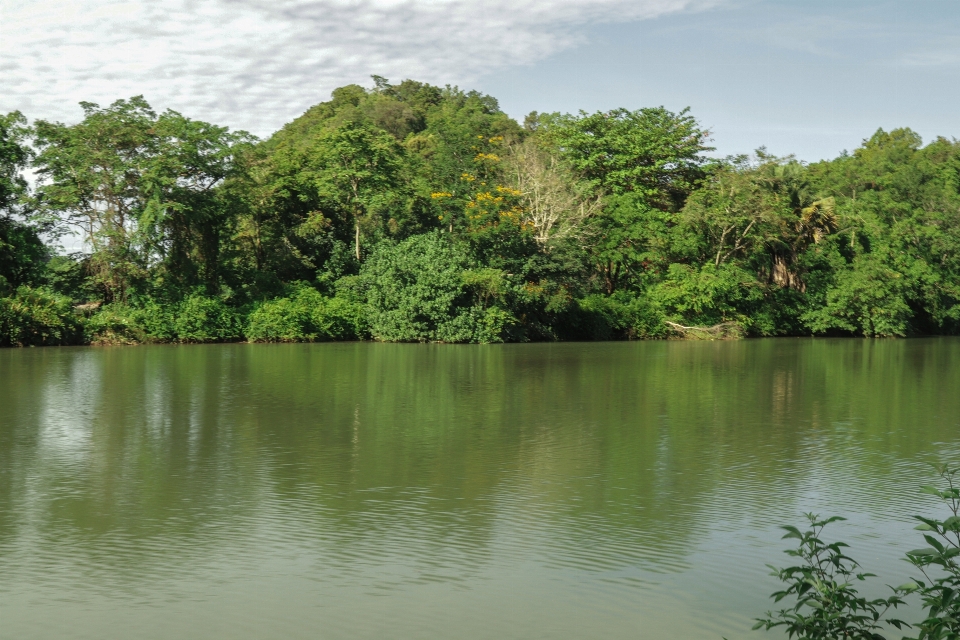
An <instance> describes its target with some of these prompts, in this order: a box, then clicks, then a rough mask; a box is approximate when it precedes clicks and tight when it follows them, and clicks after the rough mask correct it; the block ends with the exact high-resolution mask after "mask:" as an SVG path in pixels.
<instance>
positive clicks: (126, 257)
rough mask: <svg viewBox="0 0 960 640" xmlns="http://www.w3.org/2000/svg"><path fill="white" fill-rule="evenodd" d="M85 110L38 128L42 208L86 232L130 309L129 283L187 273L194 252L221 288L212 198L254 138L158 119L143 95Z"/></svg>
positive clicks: (100, 268) (112, 291) (108, 285)
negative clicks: (68, 120)
mask: <svg viewBox="0 0 960 640" xmlns="http://www.w3.org/2000/svg"><path fill="white" fill-rule="evenodd" d="M80 106H81V107H82V108H83V112H84V118H83V120H82V121H81V122H79V123H78V124H75V125H71V126H68V125H64V124H60V123H55V122H47V121H38V122H37V123H36V125H35V129H36V143H37V146H38V147H39V149H40V152H39V154H38V156H37V162H36V167H37V174H38V176H39V178H40V186H39V187H38V190H37V204H38V206H39V207H40V209H41V210H43V211H46V212H47V213H48V214H49V215H50V216H51V217H53V218H55V219H57V220H59V221H60V223H61V224H64V225H74V226H77V227H79V228H80V229H81V230H82V232H83V235H84V240H85V241H86V242H87V243H88V246H89V247H90V250H91V261H90V264H91V265H92V267H93V268H94V276H95V279H96V281H97V283H98V284H99V285H100V286H101V287H102V289H103V292H104V295H105V298H106V299H107V300H120V301H124V300H126V299H127V296H128V294H129V289H130V286H131V283H133V282H135V281H137V280H139V279H143V278H144V277H146V275H147V273H148V269H150V268H151V267H154V266H156V265H158V264H162V265H164V266H167V267H170V268H171V269H172V270H173V272H174V273H179V272H181V271H182V269H184V268H185V267H187V266H188V265H189V264H190V260H188V259H187V255H188V254H189V253H190V250H189V249H187V248H186V247H187V245H195V246H196V247H197V249H196V251H195V252H194V253H195V255H193V256H190V257H191V258H195V259H197V260H198V261H199V262H201V264H203V266H204V270H205V272H206V276H207V280H208V283H210V284H215V281H216V277H217V275H216V274H217V267H216V264H217V255H216V254H217V250H218V247H217V241H216V232H215V231H214V230H212V227H214V226H215V218H216V217H217V215H218V214H217V213H216V212H215V211H214V209H215V206H214V204H213V191H212V190H213V188H214V187H215V186H216V185H217V184H219V183H220V182H221V181H222V180H223V179H224V177H225V176H226V175H227V173H228V172H229V171H230V169H231V167H232V160H233V151H232V149H233V146H234V145H236V144H238V143H240V142H244V141H246V140H247V139H248V136H246V135H245V134H242V133H239V134H230V133H229V132H228V131H227V129H225V128H223V127H216V126H213V125H208V124H206V123H202V122H197V121H192V120H189V119H187V118H184V117H183V116H181V115H180V114H178V113H176V112H173V111H167V112H165V113H164V114H162V115H160V116H159V117H158V116H157V114H156V113H155V112H154V111H153V109H151V108H150V105H149V104H148V103H147V102H146V100H144V99H143V97H142V96H137V97H134V98H131V99H129V100H118V101H116V102H114V103H113V104H111V105H110V106H109V107H100V106H99V105H96V104H93V103H89V102H83V103H81V105H80Z"/></svg>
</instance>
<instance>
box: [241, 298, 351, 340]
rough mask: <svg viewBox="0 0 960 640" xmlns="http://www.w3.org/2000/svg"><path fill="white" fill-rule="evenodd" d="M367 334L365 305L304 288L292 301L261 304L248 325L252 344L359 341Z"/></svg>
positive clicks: (279, 299) (282, 299)
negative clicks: (325, 295)
mask: <svg viewBox="0 0 960 640" xmlns="http://www.w3.org/2000/svg"><path fill="white" fill-rule="evenodd" d="M365 334H366V328H365V319H364V308H363V305H361V304H359V303H357V302H355V301H352V300H349V299H347V298H345V297H340V296H337V297H333V298H327V297H324V296H323V295H322V294H320V292H318V291H317V290H316V289H313V288H310V287H307V286H302V287H300V288H299V289H297V290H296V292H295V293H294V294H293V295H291V296H290V297H286V298H276V299H274V300H268V301H267V302H263V303H261V304H260V305H259V306H258V307H257V308H256V309H254V311H253V313H251V314H250V317H249V319H248V321H247V328H246V336H247V339H248V340H250V341H251V342H314V341H323V340H356V339H358V338H361V337H363V336H364V335H365Z"/></svg>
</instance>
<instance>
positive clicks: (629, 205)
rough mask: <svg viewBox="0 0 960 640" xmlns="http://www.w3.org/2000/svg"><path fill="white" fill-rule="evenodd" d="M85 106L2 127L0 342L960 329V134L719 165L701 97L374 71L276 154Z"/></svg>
mask: <svg viewBox="0 0 960 640" xmlns="http://www.w3.org/2000/svg"><path fill="white" fill-rule="evenodd" d="M80 106H81V108H82V110H83V119H82V120H81V121H80V122H78V123H77V124H73V125H65V124H62V123H59V122H50V121H45V120H37V121H34V122H33V123H29V122H28V121H27V120H26V119H25V118H24V116H23V115H21V114H20V113H16V112H15V113H11V114H8V115H6V116H0V344H2V345H35V344H36V345H40V344H82V343H139V342H209V341H228V340H244V339H245V340H251V341H313V340H344V339H371V338H372V339H376V340H384V341H440V342H485V343H486V342H505V341H532V340H606V339H626V338H666V337H700V338H713V337H732V336H775V335H857V336H907V335H915V334H955V333H957V332H958V330H960V251H958V249H960V143H958V142H957V141H955V140H948V139H946V138H938V139H936V140H934V141H932V142H930V143H929V144H926V145H923V144H922V141H921V139H920V137H919V136H918V135H917V134H916V133H914V132H913V131H911V130H909V129H896V130H894V131H890V132H886V131H883V130H878V131H877V132H876V133H875V134H874V135H873V136H872V137H870V138H869V139H867V140H865V141H864V142H863V144H862V146H861V147H860V148H858V149H856V150H855V151H853V153H846V152H844V153H843V154H841V155H840V156H839V157H837V158H835V159H833V160H829V161H823V162H817V163H812V164H805V163H802V162H798V161H796V160H795V159H793V158H791V157H787V158H780V157H775V156H772V155H770V154H768V153H766V152H765V151H764V150H763V149H760V150H758V151H757V152H756V153H755V154H754V155H752V156H735V157H727V158H724V159H718V158H715V157H712V156H711V155H710V152H711V151H713V149H712V148H710V147H709V141H710V138H709V135H710V134H709V132H708V131H706V130H705V129H704V128H703V127H702V126H701V125H700V123H698V121H697V120H696V119H695V118H694V117H693V116H692V115H691V114H690V113H689V112H688V111H686V110H684V111H681V112H679V113H675V112H671V111H669V110H667V109H664V108H662V107H658V108H644V109H639V110H636V111H630V110H627V109H616V110H613V111H608V112H599V113H592V114H591V113H586V112H580V113H578V114H559V113H545V114H540V113H536V112H534V113H531V114H530V115H528V116H527V117H526V118H525V120H524V122H523V123H522V124H521V123H519V122H517V121H515V120H513V119H512V118H510V117H509V116H508V115H507V114H505V113H504V112H503V111H502V110H501V109H500V108H499V105H498V103H497V101H496V100H495V99H494V98H492V97H490V96H487V95H483V94H481V93H478V92H475V91H463V90H460V89H458V88H456V87H449V86H448V87H443V88H441V87H436V86H431V85H429V84H425V83H421V82H415V81H412V80H405V81H403V82H401V83H399V84H391V83H390V82H389V81H387V80H386V79H384V78H380V77H376V76H375V77H374V86H373V87H372V88H364V87H361V86H358V85H349V86H345V87H341V88H339V89H336V90H335V91H334V92H333V94H332V98H331V100H329V101H327V102H323V103H321V104H318V105H316V106H314V107H312V108H310V109H308V110H307V111H306V113H304V114H303V115H302V116H300V117H299V118H297V119H296V120H294V121H292V122H290V123H289V124H287V125H285V126H284V127H283V128H282V129H280V130H279V131H277V132H276V133H275V134H274V135H272V136H271V137H269V138H268V139H265V140H258V139H256V138H255V137H253V136H251V135H249V134H247V133H244V132H232V131H230V130H229V129H227V128H225V127H220V126H217V125H213V124H209V123H205V122H201V121H198V120H192V119H190V118H188V117H185V116H183V115H181V114H179V113H177V112H175V111H170V110H168V111H165V112H163V113H157V112H155V111H154V110H153V109H152V108H151V107H150V105H149V104H148V103H147V102H146V101H145V100H144V99H143V98H142V97H134V98H130V99H127V100H118V101H117V102H114V103H113V104H111V105H109V106H106V107H102V106H100V105H97V104H92V103H81V105H80ZM28 174H29V175H32V176H33V177H34V179H33V180H31V181H28V180H27V179H26V178H25V175H28ZM71 239H72V240H71ZM78 239H79V240H80V241H82V247H83V250H82V251H80V252H76V253H67V252H65V251H63V250H62V249H61V248H60V247H62V246H63V245H64V244H69V243H70V242H73V243H74V244H76V242H77V240H78Z"/></svg>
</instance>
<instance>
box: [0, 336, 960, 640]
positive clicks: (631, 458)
mask: <svg viewBox="0 0 960 640" xmlns="http://www.w3.org/2000/svg"><path fill="white" fill-rule="evenodd" d="M958 363H960V340H955V339H929V340H901V341H856V340H849V341H841V340H837V341H833V340H758V341H743V342H730V343H687V342H656V343H629V344H626V343H610V344H541V345H508V346H463V347H459V346H435V345H380V344H326V345H289V346H287V345H284V346H252V345H219V346H209V347H143V348H122V349H66V348H63V349H34V350H5V351H0V576H2V578H0V620H2V623H0V637H3V638H7V637H9V638H58V637H67V636H69V637H73V638H98V639H103V638H210V637H230V638H308V637H309V638H316V637H320V638H324V639H336V638H383V637H391V638H433V637H436V638H441V637H456V638H468V639H472V638H587V637H604V638H638V637H639V638H674V637H684V638H718V637H720V636H721V635H725V636H727V637H728V638H731V640H732V639H734V638H746V637H751V634H750V632H749V628H750V626H751V622H750V620H751V618H752V617H754V616H755V615H759V614H761V613H762V612H763V611H764V610H766V609H767V608H769V606H770V603H769V602H768V600H767V597H766V596H767V594H768V593H769V592H770V591H772V590H773V588H774V586H775V584H774V583H772V582H771V580H772V578H770V577H769V576H767V573H768V571H767V569H766V568H765V563H767V562H775V563H781V562H782V560H781V553H780V549H781V542H780V541H779V537H780V536H779V533H778V531H777V525H779V524H782V523H792V522H798V516H799V514H800V513H802V512H804V511H808V510H817V511H821V512H828V513H836V512H842V513H844V514H847V515H849V516H850V517H851V521H850V523H848V524H846V525H843V526H842V528H837V530H836V531H837V533H838V535H842V536H843V537H845V538H846V539H848V540H849V541H851V542H852V543H853V546H854V553H855V555H857V556H858V557H859V558H860V559H861V560H862V562H863V564H864V565H866V566H867V568H868V569H871V570H874V571H877V572H881V573H883V574H884V578H886V580H885V581H886V582H895V581H896V580H897V579H900V578H902V577H904V576H905V572H906V571H907V567H906V566H905V563H902V562H899V561H898V560H897V558H898V557H900V556H902V552H903V551H905V550H906V549H909V548H913V547H915V546H916V544H913V543H914V542H916V540H915V539H914V537H915V535H916V534H915V532H913V531H912V525H911V524H910V522H909V516H910V515H911V514H913V513H916V512H918V511H924V510H929V509H930V508H933V507H934V505H933V503H930V502H927V501H926V500H925V499H924V498H922V497H920V496H919V494H918V493H917V492H916V490H915V487H916V486H917V485H919V484H921V483H925V482H927V481H928V479H929V472H928V471H927V469H926V468H925V466H924V463H926V462H930V461H938V460H945V459H949V457H950V456H951V455H953V456H955V455H956V454H958V452H960V447H958V444H960V429H958V423H960V393H958V392H957V390H958V389H960V367H958ZM953 459H955V458H953ZM878 588H879V585H878Z"/></svg>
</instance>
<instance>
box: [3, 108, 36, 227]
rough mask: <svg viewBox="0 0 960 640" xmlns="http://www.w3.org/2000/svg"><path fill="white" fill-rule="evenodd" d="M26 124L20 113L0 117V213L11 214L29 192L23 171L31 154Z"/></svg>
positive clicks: (15, 112)
mask: <svg viewBox="0 0 960 640" xmlns="http://www.w3.org/2000/svg"><path fill="white" fill-rule="evenodd" d="M26 124H27V119H26V118H24V117H23V114H22V113H20V112H19V111H14V112H12V113H8V114H7V115H0V213H9V212H10V209H11V208H12V207H13V206H15V205H16V204H17V200H18V199H19V198H20V197H21V196H22V195H23V194H24V193H26V190H27V181H26V180H25V179H24V177H23V170H24V169H25V168H26V167H27V164H28V162H29V160H30V155H31V154H30V149H29V147H27V145H26V144H25V142H26V138H27V128H26Z"/></svg>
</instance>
